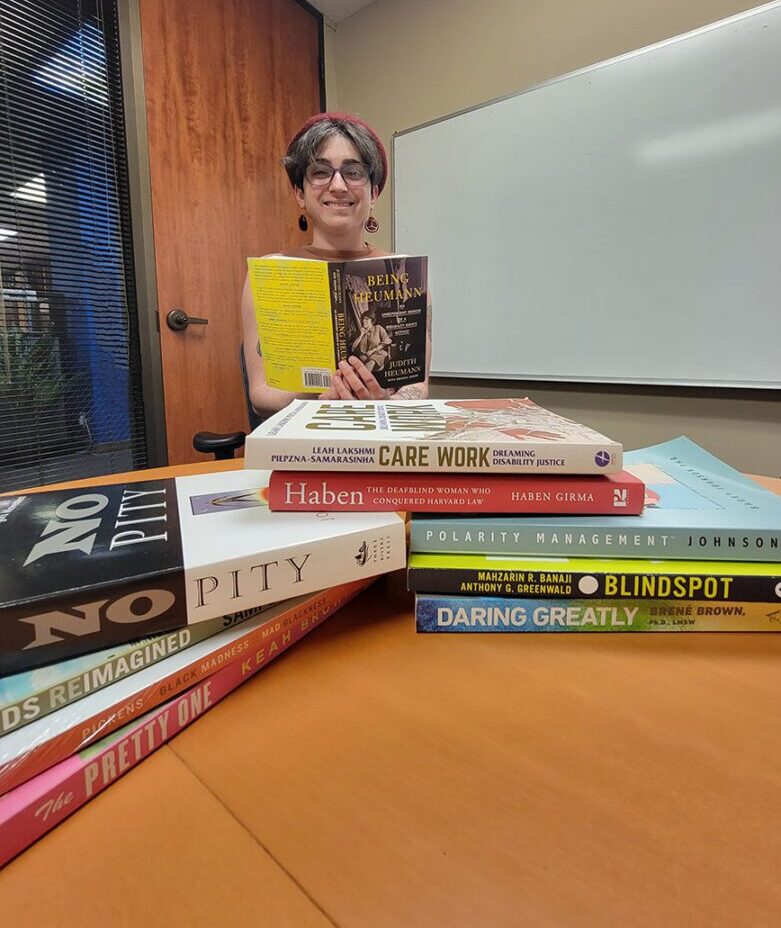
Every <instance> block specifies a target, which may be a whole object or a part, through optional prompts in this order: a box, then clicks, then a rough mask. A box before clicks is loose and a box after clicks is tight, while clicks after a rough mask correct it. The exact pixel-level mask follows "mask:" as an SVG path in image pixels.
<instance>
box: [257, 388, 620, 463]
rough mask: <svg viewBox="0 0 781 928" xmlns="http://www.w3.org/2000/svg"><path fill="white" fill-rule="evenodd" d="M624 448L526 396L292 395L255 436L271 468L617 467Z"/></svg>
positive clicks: (260, 458) (261, 460)
mask: <svg viewBox="0 0 781 928" xmlns="http://www.w3.org/2000/svg"><path fill="white" fill-rule="evenodd" d="M621 459H622V448H621V445H620V444H619V443H618V442H615V441H612V440H611V439H609V438H606V437H605V436H604V435H600V434H599V433H598V432H595V431H594V430H593V429H590V428H589V427H588V426H586V425H581V424H580V423H579V422H574V421H572V420H571V419H565V418H564V417H563V416H559V415H557V414H556V413H553V412H549V411H548V410H547V409H543V408H542V407H541V406H538V405H537V404H536V403H534V402H532V400H530V399H528V398H520V397H513V398H510V399H468V400H391V401H390V402H384V401H364V400H294V401H293V402H292V403H291V404H290V405H289V406H287V407H285V408H284V409H282V410H280V412H278V413H276V414H275V415H273V416H271V417H270V418H269V419H267V420H266V421H265V422H263V423H262V424H261V425H259V426H258V427H257V428H256V429H255V430H254V431H253V432H252V434H251V435H249V437H248V438H247V444H246V450H245V459H244V460H245V465H246V466H247V467H263V468H270V469H271V470H310V471H311V470H321V471H322V470H341V471H349V470H359V471H385V470H389V471H429V472H434V471H438V472H443V473H445V472H450V473H485V472H494V473H498V474H516V475H517V474H617V473H618V472H619V471H620V470H621Z"/></svg>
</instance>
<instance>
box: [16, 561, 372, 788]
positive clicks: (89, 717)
mask: <svg viewBox="0 0 781 928" xmlns="http://www.w3.org/2000/svg"><path fill="white" fill-rule="evenodd" d="M370 582H371V580H369V579H364V580H356V581H353V582H352V583H348V584H342V585H340V586H337V587H334V588H332V589H329V590H323V591H322V592H320V593H313V594H310V595H308V596H300V597H296V598H295V599H293V600H291V601H288V602H285V603H280V604H278V605H276V606H272V607H270V608H269V609H267V610H264V611H263V612H262V613H261V614H260V615H258V616H257V617H256V618H254V619H249V620H247V621H246V622H244V623H242V624H240V625H237V626H234V627H232V628H227V629H225V630H224V631H222V632H220V633H219V634H217V635H215V636H214V637H213V638H210V639H208V640H206V641H201V642H200V643H199V644H196V645H193V646H192V647H191V648H189V649H188V650H186V651H180V652H178V653H176V654H173V655H172V656H171V657H168V658H166V659H165V660H162V661H160V662H159V663H157V664H154V665H153V666H151V667H147V668H146V670H142V671H140V672H139V673H137V674H134V675H133V676H131V677H128V678H126V679H123V680H120V681H117V682H116V683H114V684H112V685H111V686H108V687H106V688H104V689H102V690H99V691H97V692H95V693H92V694H91V695H89V696H85V697H84V698H83V699H80V700H79V701H78V702H75V703H73V704H72V705H70V706H65V707H64V708H62V709H58V710H56V711H55V712H53V713H52V714H51V715H49V716H48V717H45V718H40V719H38V720H37V721H35V722H31V723H30V724H29V725H27V726H25V727H24V728H20V729H17V730H15V731H12V732H9V733H8V734H6V735H4V736H3V737H2V738H0V794H2V793H6V792H8V791H9V790H11V789H13V788H14V787H16V786H18V785H19V784H21V783H25V782H26V781H27V780H29V779H30V778H31V777H34V776H36V775H37V774H39V773H41V772H42V771H43V770H46V769H48V768H49V767H51V766H52V765H54V764H56V763H59V761H61V760H64V759H65V758H66V757H69V756H70V755H71V754H74V753H75V752H76V751H80V750H81V749H82V748H85V747H86V746H87V745H89V744H91V743H92V742H93V741H97V740H98V739H99V738H102V737H103V736H104V735H107V734H108V733H109V732H112V731H114V730H115V729H117V728H120V727H121V726H123V725H126V724H127V723H128V722H130V721H132V720H133V719H135V718H137V717H138V716H140V715H143V714H144V713H145V712H148V711H149V710H150V709H153V708H154V707H155V706H158V705H160V703H162V702H165V701H166V700H168V699H171V698H172V697H173V696H175V695H176V694H177V693H180V692H182V691H183V690H185V689H188V688H189V687H191V686H193V685H194V684H195V683H198V682H199V681H200V680H202V679H204V678H206V677H209V676H211V674H213V673H215V672H216V671H218V670H220V669H221V668H222V667H224V666H225V665H226V664H229V663H230V662H231V661H233V660H236V659H238V658H242V657H243V658H246V657H250V656H251V657H253V658H254V659H256V660H257V661H260V662H262V661H266V662H267V661H268V660H269V658H271V657H273V656H274V655H276V654H277V653H278V652H279V651H281V650H284V649H285V648H286V647H288V646H289V645H290V644H291V643H292V642H293V641H296V640H297V639H298V638H300V637H301V636H302V635H304V634H306V633H307V632H308V631H309V630H310V629H311V628H312V627H313V626H315V625H317V624H318V623H319V622H320V621H321V620H322V619H323V618H325V617H326V616H329V615H331V614H333V613H334V612H335V611H336V610H337V609H339V608H340V607H341V606H343V605H344V604H345V603H347V602H348V601H349V600H350V599H352V598H353V597H354V596H356V595H357V594H358V593H360V592H361V591H362V590H364V589H365V588H366V587H367V586H368V584H369V583H370Z"/></svg>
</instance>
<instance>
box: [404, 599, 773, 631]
mask: <svg viewBox="0 0 781 928" xmlns="http://www.w3.org/2000/svg"><path fill="white" fill-rule="evenodd" d="M415 622H416V627H417V630H418V631H419V632H434V633H452V632H467V633H472V634H474V633H476V632H484V633H485V632H487V633H506V632H510V633H512V632H779V631H781V607H779V606H778V605H769V604H767V603H714V602H705V601H700V600H697V601H692V602H684V603H682V602H679V601H678V600H669V599H653V600H638V601H636V602H623V603H621V602H616V601H615V600H610V599H607V600H606V599H598V600H589V601H588V602H584V601H583V600H578V599H563V600H549V599H536V598H530V599H510V598H507V597H503V596H445V595H442V594H436V593H418V594H416V596H415Z"/></svg>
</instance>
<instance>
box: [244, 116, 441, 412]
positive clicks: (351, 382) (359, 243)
mask: <svg viewBox="0 0 781 928" xmlns="http://www.w3.org/2000/svg"><path fill="white" fill-rule="evenodd" d="M283 164H284V166H285V170H286V171H287V175H288V178H289V179H290V183H291V186H292V188H293V193H294V195H295V198H296V202H297V204H298V207H299V209H300V211H301V213H300V216H299V220H298V224H299V227H300V228H301V230H302V231H307V230H308V229H311V230H312V241H311V243H310V244H308V245H304V246H302V247H300V248H296V249H295V250H293V251H289V252H285V253H284V256H285V257H292V258H319V259H324V260H329V261H352V260H355V259H358V258H382V257H385V256H387V255H388V252H384V251H381V250H379V249H378V248H375V247H374V246H373V245H371V244H369V243H368V242H366V241H365V240H364V233H365V232H370V233H371V232H376V231H377V229H378V228H379V223H378V222H377V220H376V219H375V218H374V216H373V215H372V210H373V208H374V204H375V202H376V201H377V197H378V196H379V195H380V193H381V192H382V189H383V187H384V186H385V181H386V179H387V173H388V159H387V156H386V153H385V148H384V146H383V144H382V142H381V141H380V139H379V137H378V136H377V134H376V133H375V132H374V130H373V129H372V128H371V127H370V126H368V125H367V124H366V123H365V122H364V121H363V120H362V119H359V118H358V117H356V116H351V115H348V114H344V113H319V114H317V115H316V116H312V117H311V118H310V119H308V120H307V121H306V122H305V123H304V124H303V125H302V126H301V128H300V129H299V130H298V132H296V134H295V135H294V136H293V138H292V139H291V141H290V144H289V145H288V148H287V153H286V155H285V157H284V159H283ZM242 319H243V328H244V359H245V364H246V367H247V377H248V380H249V393H250V400H251V402H252V405H253V406H254V408H255V409H256V410H257V412H258V413H259V414H260V415H261V416H263V417H264V418H266V417H267V416H270V415H271V414H272V413H274V412H277V411H278V410H280V409H282V408H283V407H285V406H287V404H288V403H290V402H291V401H292V400H293V399H295V398H298V397H300V398H302V399H313V398H314V397H315V396H316V394H312V393H290V392H287V391H285V390H278V389H276V388H274V387H271V386H269V384H268V383H267V381H266V374H265V369H264V362H263V357H262V355H261V353H260V342H259V341H258V329H257V324H256V319H255V311H254V306H253V298H252V290H251V287H250V283H249V279H247V281H246V282H245V285H244V292H243V295H242ZM426 326H427V328H426V350H425V355H426V358H425V371H423V372H422V377H421V379H420V381H419V382H418V383H413V384H408V385H406V386H404V387H401V389H399V390H397V391H395V392H394V391H393V390H390V389H386V388H383V387H381V386H380V384H379V382H378V380H377V378H376V377H375V375H374V373H373V371H372V368H375V369H377V365H376V361H375V363H373V364H367V363H364V361H362V360H361V359H360V358H359V357H356V356H355V355H351V356H350V358H349V359H348V360H342V361H340V362H339V366H338V368H337V370H335V371H333V372H332V373H331V384H330V387H329V388H328V389H326V390H325V392H323V393H321V394H320V399H329V400H338V399H344V400H351V399H359V400H372V399H374V400H380V399H424V398H426V397H427V396H428V368H429V361H430V356H431V308H430V307H428V314H427V322H426ZM366 338H368V333H367V336H366ZM366 338H365V339H364V340H366ZM353 346H354V347H353V350H354V351H355V350H356V348H355V343H353ZM363 353H364V355H366V353H365V352H363Z"/></svg>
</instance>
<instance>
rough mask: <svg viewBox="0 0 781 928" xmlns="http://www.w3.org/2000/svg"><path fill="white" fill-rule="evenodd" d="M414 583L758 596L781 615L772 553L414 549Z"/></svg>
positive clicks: (556, 593)
mask: <svg viewBox="0 0 781 928" xmlns="http://www.w3.org/2000/svg"><path fill="white" fill-rule="evenodd" d="M407 585H408V588H409V589H410V590H413V591H415V592H417V593H448V594H450V593H454V594H460V595H464V594H466V595H470V596H484V595H485V596H502V597H505V598H532V599H534V598H537V597H546V598H550V599H570V600H580V599H600V600H611V599H617V600H631V601H632V602H634V601H635V600H642V599H669V600H703V601H706V602H716V603H725V602H758V603H765V604H766V605H768V606H772V607H773V608H775V609H777V610H779V615H780V616H781V563H780V564H773V563H768V562H767V561H765V562H762V561H667V560H630V559H629V558H591V559H589V558H576V557H549V558H544V557H539V558H532V557H514V558H508V557H505V558H501V557H494V556H492V555H487V554H420V553H413V554H410V556H409V568H408V570H407Z"/></svg>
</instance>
